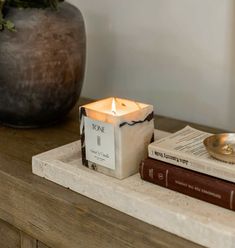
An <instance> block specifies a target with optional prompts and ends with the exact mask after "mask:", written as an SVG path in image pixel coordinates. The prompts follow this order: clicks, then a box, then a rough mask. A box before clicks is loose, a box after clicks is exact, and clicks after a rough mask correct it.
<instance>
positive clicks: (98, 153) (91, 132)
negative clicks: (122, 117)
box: [84, 117, 115, 170]
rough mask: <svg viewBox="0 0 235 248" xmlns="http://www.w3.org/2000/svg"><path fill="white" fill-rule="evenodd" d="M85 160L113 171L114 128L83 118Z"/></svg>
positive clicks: (110, 125)
mask: <svg viewBox="0 0 235 248" xmlns="http://www.w3.org/2000/svg"><path fill="white" fill-rule="evenodd" d="M84 124H85V147H86V159H87V160H89V161H91V162H93V163H96V164H99V165H102V166H104V167H107V168H109V169H113V170H114V169H115V139H114V126H113V125H112V124H109V123H105V122H101V121H97V120H93V119H90V118H88V117H84Z"/></svg>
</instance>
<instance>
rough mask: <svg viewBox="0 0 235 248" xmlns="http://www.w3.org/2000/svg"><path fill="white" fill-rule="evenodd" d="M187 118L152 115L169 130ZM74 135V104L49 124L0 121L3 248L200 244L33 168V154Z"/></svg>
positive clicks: (167, 247) (183, 247)
mask: <svg viewBox="0 0 235 248" xmlns="http://www.w3.org/2000/svg"><path fill="white" fill-rule="evenodd" d="M85 102H87V100H85V99H81V100H80V102H79V104H83V103H85ZM186 124H189V123H187V122H182V121H177V120H174V119H169V118H165V117H156V127H157V128H158V129H161V130H165V131H169V132H174V131H177V130H179V129H181V128H183V127H184V126H185V125H186ZM191 125H192V126H193V127H196V128H200V129H201V130H205V131H208V132H214V133H216V132H219V131H221V130H217V129H212V128H207V127H204V126H199V125H194V124H191ZM78 139H79V124H78V106H77V107H76V108H75V109H74V110H73V111H72V112H71V113H70V115H69V116H68V118H67V119H66V120H65V121H64V122H63V123H61V124H57V125H56V126H53V127H48V128H42V129H34V130H16V129H11V128H7V127H3V126H0V247H1V248H18V247H19V248H46V247H51V248H96V247H99V248H110V247H112V248H122V247H123V248H124V247H125V248H127V247H128V248H153V247H159V248H160V247H161V248H171V247H172V248H186V247H191V248H196V247H201V246H198V245H196V244H193V243H191V242H189V241H187V240H184V239H181V238H179V237H177V236H175V235H172V234H170V233H167V232H165V231H163V230H160V229H158V228H155V227H153V226H151V225H148V224H146V223H144V222H142V221H140V220H137V219H134V218H132V217H130V216H128V215H126V214H123V213H121V212H119V211H116V210H114V209H112V208H109V207H107V206H105V205H102V204H100V203H98V202H96V201H93V200H91V199H89V198H86V197H84V196H82V195H79V194H77V193H74V192H72V191H71V190H68V189H65V188H63V187H61V186H59V185H57V184H54V183H52V182H49V181H47V180H45V179H42V178H40V177H37V176H35V175H33V174H32V172H31V158H32V156H33V155H36V154H39V153H42V152H44V151H47V150H50V149H52V148H56V147H58V146H61V145H64V144H67V143H70V142H73V141H75V140H78Z"/></svg>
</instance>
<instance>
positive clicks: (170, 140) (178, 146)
mask: <svg viewBox="0 0 235 248" xmlns="http://www.w3.org/2000/svg"><path fill="white" fill-rule="evenodd" d="M209 136H211V134H210V133H206V132H203V131H199V130H197V129H194V128H192V127H190V126H186V127H185V128H183V129H181V130H180V131H178V132H176V133H174V134H171V135H169V136H168V137H165V138H163V139H160V140H157V141H155V142H154V143H152V144H151V146H155V147H159V148H163V149H164V150H165V149H166V150H171V151H175V152H177V153H179V155H180V154H182V153H184V154H188V155H192V156H193V157H202V158H210V155H209V154H208V152H207V151H206V149H205V147H204V145H203V140H204V139H205V138H207V137H209Z"/></svg>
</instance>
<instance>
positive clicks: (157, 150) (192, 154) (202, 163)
mask: <svg viewBox="0 0 235 248" xmlns="http://www.w3.org/2000/svg"><path fill="white" fill-rule="evenodd" d="M210 135H211V134H210V133H206V132H202V131H199V130H197V129H194V128H192V127H190V126H186V127H185V128H183V129H182V130H180V131H178V132H176V133H173V134H171V135H169V136H167V137H165V138H162V139H160V140H157V141H155V142H153V143H151V144H150V145H149V147H148V153H149V157H150V158H154V159H157V160H161V161H164V162H167V163H170V164H174V165H177V166H180V167H184V168H186V169H190V170H194V171H197V172H201V173H203V174H207V175H211V176H214V177H217V178H221V179H225V180H228V181H231V182H235V165H233V164H229V163H226V162H222V161H219V160H216V159H214V158H212V157H211V156H210V155H209V153H208V152H207V151H206V148H205V147H204V145H203V140H204V139H205V138H207V137H208V136H210Z"/></svg>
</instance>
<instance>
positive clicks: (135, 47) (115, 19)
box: [70, 0, 235, 130]
mask: <svg viewBox="0 0 235 248" xmlns="http://www.w3.org/2000/svg"><path fill="white" fill-rule="evenodd" d="M70 2H72V3H74V4H75V5H77V6H78V7H79V8H80V10H81V11H82V13H83V15H84V18H85V22H86V26H87V37H88V59H87V73H86V80H85V84H84V88H83V92H82V95H83V96H86V97H92V98H101V97H105V96H113V95H115V96H119V97H127V98H133V99H136V100H139V101H143V102H148V103H152V104H153V105H154V106H155V109H156V112H157V113H158V114H161V115H165V116H171V117H175V118H178V119H183V120H188V121H192V122H196V123H202V124H205V125H210V126H214V127H221V128H225V129H232V130H235V114H234V111H233V109H234V108H235V85H234V84H235V82H234V66H235V36H234V34H235V1H232V0H70Z"/></svg>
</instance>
